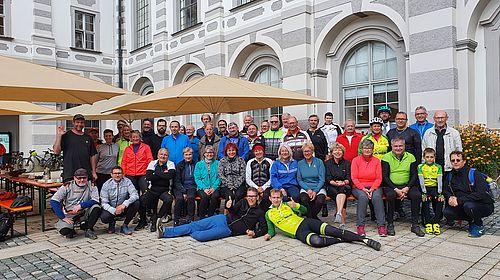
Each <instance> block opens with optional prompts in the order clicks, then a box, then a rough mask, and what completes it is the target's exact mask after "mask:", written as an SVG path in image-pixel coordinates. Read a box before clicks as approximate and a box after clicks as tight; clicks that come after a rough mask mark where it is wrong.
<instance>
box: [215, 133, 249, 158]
mask: <svg viewBox="0 0 500 280" xmlns="http://www.w3.org/2000/svg"><path fill="white" fill-rule="evenodd" d="M230 142H231V143H235V144H236V146H238V155H239V156H240V157H242V158H243V159H244V160H245V161H247V160H248V153H250V146H249V145H248V139H247V138H246V137H243V136H241V135H240V134H238V136H236V137H230V136H229V135H227V136H224V137H222V139H221V140H220V142H219V151H218V152H217V157H218V159H221V158H223V157H224V148H225V147H226V145H227V143H230Z"/></svg>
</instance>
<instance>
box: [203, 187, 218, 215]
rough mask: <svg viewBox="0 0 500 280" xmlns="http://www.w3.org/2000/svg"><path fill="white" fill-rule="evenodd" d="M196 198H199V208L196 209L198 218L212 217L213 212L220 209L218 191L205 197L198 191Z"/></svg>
mask: <svg viewBox="0 0 500 280" xmlns="http://www.w3.org/2000/svg"><path fill="white" fill-rule="evenodd" d="M198 196H199V197H200V198H201V199H200V207H199V208H198V215H199V216H200V218H202V219H203V218H205V217H207V216H213V215H214V213H215V210H216V209H217V208H219V207H220V201H219V197H220V193H219V190H215V191H214V192H213V193H212V194H211V195H207V194H206V193H205V192H204V191H202V190H200V191H198Z"/></svg>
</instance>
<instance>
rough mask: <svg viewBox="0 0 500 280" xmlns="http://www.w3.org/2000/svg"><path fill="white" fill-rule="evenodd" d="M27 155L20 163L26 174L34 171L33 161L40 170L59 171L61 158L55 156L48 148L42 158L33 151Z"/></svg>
mask: <svg viewBox="0 0 500 280" xmlns="http://www.w3.org/2000/svg"><path fill="white" fill-rule="evenodd" d="M29 155H30V156H29V157H28V158H23V161H22V164H23V167H24V168H25V169H26V172H28V173H29V172H32V171H33V169H35V160H36V161H37V162H38V164H39V165H40V166H41V167H42V168H44V169H45V167H48V168H49V170H50V171H56V170H60V169H61V167H62V157H61V156H59V155H56V154H55V153H54V151H53V150H51V149H50V148H49V150H48V151H44V154H43V157H41V156H39V155H38V153H37V152H36V151H35V150H30V151H29Z"/></svg>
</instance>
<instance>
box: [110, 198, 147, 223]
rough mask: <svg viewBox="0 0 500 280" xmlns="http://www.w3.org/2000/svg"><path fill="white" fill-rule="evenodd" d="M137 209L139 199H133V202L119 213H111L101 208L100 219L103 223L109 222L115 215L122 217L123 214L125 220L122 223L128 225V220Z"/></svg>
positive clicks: (113, 219)
mask: <svg viewBox="0 0 500 280" xmlns="http://www.w3.org/2000/svg"><path fill="white" fill-rule="evenodd" d="M138 210H139V200H136V201H134V203H132V204H130V205H129V206H128V207H127V208H126V209H125V211H123V212H122V213H121V214H120V215H113V214H111V213H109V212H108V211H106V210H102V212H101V221H102V222H103V223H105V224H109V223H112V222H114V221H115V217H123V216H125V220H124V221H123V224H124V225H128V224H129V223H130V221H132V219H133V218H134V216H135V213H137V211H138Z"/></svg>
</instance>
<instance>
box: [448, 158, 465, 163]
mask: <svg viewBox="0 0 500 280" xmlns="http://www.w3.org/2000/svg"><path fill="white" fill-rule="evenodd" d="M450 161H451V162H461V161H462V160H461V159H458V158H456V159H452V160H450Z"/></svg>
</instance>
